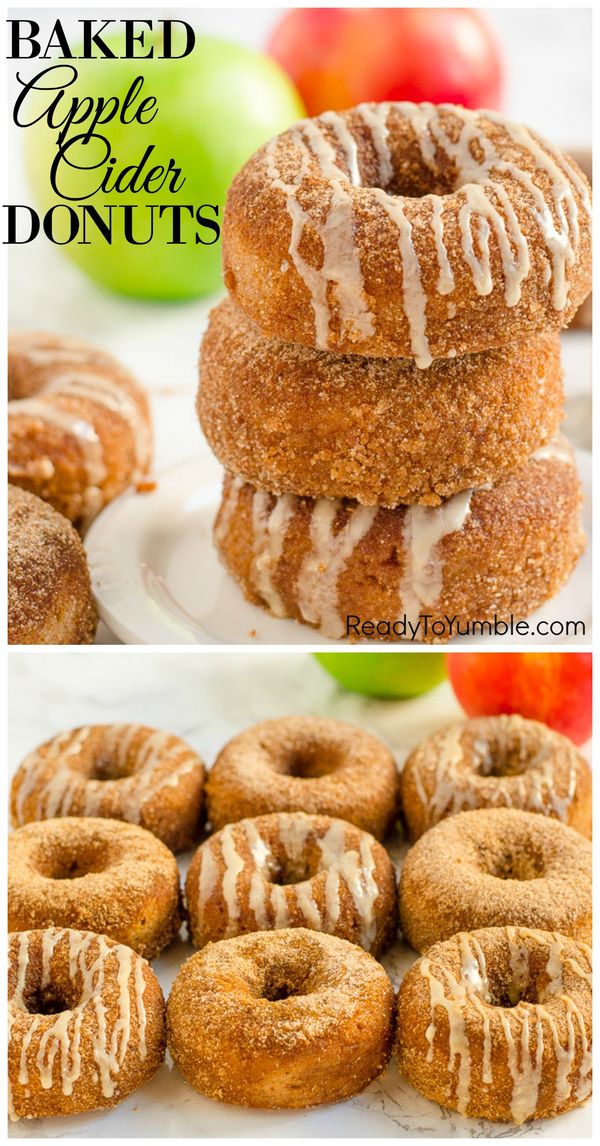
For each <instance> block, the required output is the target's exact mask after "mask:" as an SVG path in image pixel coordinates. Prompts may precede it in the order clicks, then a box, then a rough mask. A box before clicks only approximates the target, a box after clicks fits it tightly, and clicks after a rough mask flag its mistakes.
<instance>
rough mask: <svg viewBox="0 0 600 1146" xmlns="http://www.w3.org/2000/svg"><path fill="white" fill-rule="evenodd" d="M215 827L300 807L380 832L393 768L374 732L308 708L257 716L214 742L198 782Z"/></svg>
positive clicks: (390, 813)
mask: <svg viewBox="0 0 600 1146" xmlns="http://www.w3.org/2000/svg"><path fill="white" fill-rule="evenodd" d="M206 796H207V801H208V818H209V820H210V823H211V825H212V827H213V829H214V830H215V831H217V830H218V829H219V828H222V827H224V825H225V824H231V823H235V822H236V821H237V820H243V819H246V818H248V817H253V816H263V815H265V814H266V813H268V812H307V813H308V814H310V815H322V816H333V817H336V818H338V819H341V820H347V821H348V822H349V823H350V824H355V825H356V827H358V828H361V829H362V831H365V832H370V833H371V834H372V835H374V836H375V838H376V839H381V838H382V837H383V836H384V835H385V834H386V832H387V831H388V829H389V828H391V826H392V824H393V822H394V820H395V818H396V815H397V811H398V770H397V768H396V764H395V762H394V758H393V756H392V754H391V752H390V751H389V749H387V748H386V746H385V744H383V743H382V742H381V740H379V739H378V738H377V737H376V736H372V735H371V734H370V733H369V732H365V731H364V730H363V729H362V728H358V727H357V726H356V725H354V724H346V723H344V722H343V721H341V720H330V719H327V718H324V717H314V716H286V717H283V718H281V719H279V720H263V721H262V722H261V723H260V724H254V725H253V726H252V727H251V728H247V729H246V731H245V732H240V733H239V735H238V736H234V738H233V740H230V741H229V742H228V744H226V745H225V747H224V748H222V749H221V751H220V753H219V755H218V757H217V760H216V762H215V764H214V766H213V767H212V768H211V769H210V771H209V774H208V780H207V783H206Z"/></svg>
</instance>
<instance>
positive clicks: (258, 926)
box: [185, 812, 397, 955]
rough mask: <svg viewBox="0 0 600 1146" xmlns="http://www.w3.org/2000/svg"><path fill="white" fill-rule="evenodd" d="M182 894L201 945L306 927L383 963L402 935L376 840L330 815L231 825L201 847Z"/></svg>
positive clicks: (282, 815)
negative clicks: (355, 946) (344, 941)
mask: <svg viewBox="0 0 600 1146" xmlns="http://www.w3.org/2000/svg"><path fill="white" fill-rule="evenodd" d="M185 893H186V901H187V907H188V913H189V925H190V932H191V937H192V942H193V943H194V944H195V945H196V947H204V945H205V944H206V943H209V942H213V941H215V940H219V939H227V938H229V937H230V936H234V935H245V934H247V933H248V932H250V931H269V930H279V929H280V928H286V927H308V928H310V929H311V930H313V931H325V932H328V933H329V934H330V935H338V936H339V937H340V939H348V940H349V941H350V942H351V943H358V944H360V946H361V947H364V949H365V951H370V952H371V954H373V955H378V954H379V952H380V951H381V950H382V949H383V948H385V947H387V946H388V944H389V943H391V942H392V940H393V939H394V937H395V935H396V929H397V906H396V881H395V875H394V866H393V864H392V861H391V859H390V857H389V856H388V854H387V852H386V851H385V849H384V848H382V846H381V844H378V843H377V841H376V840H375V839H374V838H373V836H371V835H369V834H368V833H367V832H363V831H360V829H359V828H355V827H354V826H353V825H352V824H348V823H346V822H345V821H344V820H333V819H331V818H330V817H329V816H307V815H305V813H304V812H273V813H272V814H271V815H268V816H257V817H256V818H255V819H250V820H240V821H239V822H238V823H236V824H227V825H226V827H224V828H221V830H220V831H219V832H217V833H216V834H215V835H214V836H210V838H209V839H208V840H206V842H205V843H203V844H202V845H201V846H200V847H199V848H198V851H197V852H196V854H195V856H194V858H193V860H192V863H191V866H190V869H189V871H188V874H187V878H186V881H185Z"/></svg>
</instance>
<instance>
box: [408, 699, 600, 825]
mask: <svg viewBox="0 0 600 1146" xmlns="http://www.w3.org/2000/svg"><path fill="white" fill-rule="evenodd" d="M400 791H401V801H402V815H403V819H404V823H405V825H406V829H407V832H408V835H409V838H410V839H411V840H417V839H418V838H419V836H422V835H423V832H426V831H427V830H428V828H431V827H433V825H434V824H437V822H438V821H439V820H441V819H443V818H444V817H445V816H452V815H454V813H455V812H462V811H466V810H468V809H469V808H495V807H496V808H497V807H506V808H522V809H524V810H525V811H528V812H541V813H542V815H544V816H553V817H554V818H555V819H557V820H562V821H563V823H565V824H569V825H570V826H571V827H572V828H575V829H576V830H577V831H578V832H582V833H583V835H584V836H591V834H592V774H591V772H590V769H589V766H588V764H587V762H586V761H585V760H584V758H583V756H581V755H580V754H579V752H578V751H577V749H576V748H575V745H574V744H573V743H572V741H571V740H569V739H568V738H567V737H566V736H561V734H560V733H559V732H554V731H553V729H551V728H548V727H547V725H545V724H541V723H539V721H537V720H525V719H524V717H522V716H517V715H511V716H480V717H477V718H476V719H475V720H466V721H463V722H459V723H457V724H452V725H450V727H448V728H443V729H441V730H440V731H439V732H434V733H433V734H432V735H431V736H428V737H427V739H426V740H423V741H422V743H421V744H419V745H418V746H417V747H416V748H415V749H414V750H413V752H411V754H410V756H409V757H408V759H407V761H406V763H405V765H404V768H403V770H402V773H401V777H400Z"/></svg>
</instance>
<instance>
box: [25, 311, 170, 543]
mask: <svg viewBox="0 0 600 1146" xmlns="http://www.w3.org/2000/svg"><path fill="white" fill-rule="evenodd" d="M8 397H9V405H8V476H9V481H11V482H13V483H14V484H15V485H20V486H22V487H23V488H24V489H28V490H30V491H31V492H32V493H35V494H37V495H38V496H39V497H42V498H43V499H44V501H48V502H49V503H50V504H51V505H52V506H53V507H54V509H57V510H59V512H60V513H63V514H64V515H65V517H68V518H69V520H70V521H72V522H73V523H74V524H75V525H77V526H78V527H82V526H85V525H87V524H88V522H89V521H91V519H92V518H93V517H94V516H95V515H96V514H97V513H98V512H99V510H101V509H102V507H103V506H105V505H106V504H107V502H109V501H111V500H112V498H114V497H116V496H117V494H118V493H121V492H122V491H123V490H124V489H126V487H127V486H128V485H132V484H135V482H136V481H139V480H140V479H141V478H142V477H143V476H144V474H145V473H146V472H147V470H148V466H149V465H150V461H151V457H152V426H151V422H150V410H149V406H148V400H147V398H146V395H145V394H144V392H143V390H142V389H141V387H140V386H139V385H138V383H137V382H136V380H135V378H133V376H132V375H131V374H130V373H129V371H128V370H126V369H125V367H124V366H121V364H120V363H119V362H117V361H116V360H115V359H114V358H112V357H111V356H110V355H108V354H106V353H105V352H104V351H103V350H99V349H98V348H97V347H94V346H90V345H89V344H88V343H87V342H81V341H80V340H79V339H76V338H67V337H65V336H63V335H54V334H40V333H33V332H30V331H18V332H15V333H13V334H12V335H11V336H10V339H9V347H8Z"/></svg>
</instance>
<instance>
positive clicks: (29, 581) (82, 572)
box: [7, 485, 98, 645]
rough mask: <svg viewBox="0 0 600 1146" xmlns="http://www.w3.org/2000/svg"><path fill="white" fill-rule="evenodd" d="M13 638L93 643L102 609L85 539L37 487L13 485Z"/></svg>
mask: <svg viewBox="0 0 600 1146" xmlns="http://www.w3.org/2000/svg"><path fill="white" fill-rule="evenodd" d="M7 581H8V643H9V644H11V645H89V644H91V643H92V641H93V640H94V637H95V635H96V627H97V624H98V614H97V610H96V605H95V603H94V597H93V594H92V585H91V581H90V572H89V569H88V564H87V558H86V555H85V550H84V548H83V545H82V544H81V539H80V537H79V535H78V533H77V532H76V530H75V529H74V528H73V526H72V525H71V523H70V522H69V521H67V519H66V517H63V515H62V514H61V513H57V512H56V510H54V509H53V508H52V506H51V505H47V503H46V502H44V501H41V499H40V498H39V497H36V496H35V494H33V493H28V492H27V490H24V489H19V488H18V486H15V485H9V487H8V576H7Z"/></svg>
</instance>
